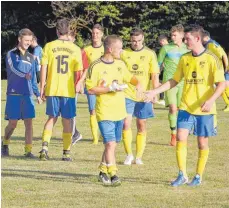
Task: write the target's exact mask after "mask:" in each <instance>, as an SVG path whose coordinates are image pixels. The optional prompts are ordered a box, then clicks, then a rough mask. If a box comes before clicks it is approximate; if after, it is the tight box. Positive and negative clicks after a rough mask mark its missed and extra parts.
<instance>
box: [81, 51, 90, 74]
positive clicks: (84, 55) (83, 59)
mask: <svg viewBox="0 0 229 208" xmlns="http://www.w3.org/2000/svg"><path fill="white" fill-rule="evenodd" d="M81 53H82V62H83V70H85V69H88V67H89V62H88V58H87V54H86V52H85V50H84V49H82V50H81Z"/></svg>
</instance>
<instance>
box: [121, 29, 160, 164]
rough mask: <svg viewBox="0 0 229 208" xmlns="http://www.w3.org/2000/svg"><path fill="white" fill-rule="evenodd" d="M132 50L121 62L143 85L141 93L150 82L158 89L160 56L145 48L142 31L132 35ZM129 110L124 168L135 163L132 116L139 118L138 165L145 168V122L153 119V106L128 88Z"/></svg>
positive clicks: (131, 87)
mask: <svg viewBox="0 0 229 208" xmlns="http://www.w3.org/2000/svg"><path fill="white" fill-rule="evenodd" d="M130 41H131V48H128V49H125V50H124V51H123V53H122V57H121V58H122V60H123V61H124V62H125V63H126V65H127V68H128V70H129V71H130V72H131V74H133V75H135V76H136V77H137V78H138V80H139V81H140V83H141V86H142V90H143V91H145V90H148V89H149V88H148V87H149V86H150V78H151V79H152V85H153V87H154V88H155V87H158V86H159V67H158V63H157V56H156V54H155V52H154V51H152V50H150V49H149V48H147V47H146V46H144V33H143V31H142V30H141V29H138V28H136V29H133V30H132V31H131V33H130ZM125 96H126V110H127V113H128V116H127V117H126V118H125V121H124V128H123V143H124V148H125V152H126V154H127V156H126V159H125V161H124V164H125V165H131V164H132V162H133V161H134V156H133V153H132V130H131V123H132V116H135V117H136V122H137V135H136V160H135V163H136V164H138V165H142V164H143V162H142V155H143V153H144V149H145V145H146V120H147V119H148V118H150V117H154V113H153V108H152V103H144V102H143V100H142V98H141V97H140V96H137V93H136V89H135V87H134V86H133V85H131V84H128V88H127V89H126V90H125Z"/></svg>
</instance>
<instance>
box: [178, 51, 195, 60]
mask: <svg viewBox="0 0 229 208" xmlns="http://www.w3.org/2000/svg"><path fill="white" fill-rule="evenodd" d="M191 57H193V55H192V51H187V52H186V53H184V54H183V55H181V59H189V58H191Z"/></svg>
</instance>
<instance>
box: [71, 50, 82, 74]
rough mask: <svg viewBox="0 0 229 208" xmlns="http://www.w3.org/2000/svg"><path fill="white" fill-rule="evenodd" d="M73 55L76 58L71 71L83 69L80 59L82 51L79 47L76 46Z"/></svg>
mask: <svg viewBox="0 0 229 208" xmlns="http://www.w3.org/2000/svg"><path fill="white" fill-rule="evenodd" d="M74 56H75V58H76V60H75V67H74V69H73V71H75V72H77V71H81V70H83V59H82V52H81V49H80V48H78V50H77V51H76V53H75V55H74Z"/></svg>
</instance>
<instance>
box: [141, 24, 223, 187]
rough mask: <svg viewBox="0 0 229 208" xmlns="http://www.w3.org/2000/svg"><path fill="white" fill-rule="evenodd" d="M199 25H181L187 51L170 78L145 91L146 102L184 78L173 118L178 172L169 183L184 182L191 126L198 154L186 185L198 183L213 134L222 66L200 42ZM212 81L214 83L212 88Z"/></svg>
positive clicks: (201, 33) (177, 183) (221, 88)
mask: <svg viewBox="0 0 229 208" xmlns="http://www.w3.org/2000/svg"><path fill="white" fill-rule="evenodd" d="M202 35H203V28H202V27H200V26H198V25H190V26H189V27H187V28H186V29H185V43H186V45H187V48H188V49H190V50H191V52H189V53H187V54H185V55H183V56H182V57H181V59H180V61H179V64H178V67H177V70H176V72H175V74H174V76H173V78H172V79H170V80H168V81H167V82H166V83H164V84H163V85H162V86H160V87H158V88H157V89H155V90H152V91H150V92H148V93H146V98H145V101H146V102H148V101H150V99H152V98H153V97H154V96H155V95H156V94H159V93H161V92H164V91H166V90H168V89H171V88H173V87H175V86H176V85H177V84H178V83H179V82H180V81H181V80H182V78H184V88H183V94H182V98H181V104H180V107H179V113H178V119H177V129H178V132H177V146H176V157H177V163H178V168H179V174H178V177H177V179H176V180H174V181H173V182H172V183H171V185H172V186H180V185H182V184H186V183H188V176H187V173H186V157H187V138H188V135H189V132H190V131H191V130H192V129H194V135H196V136H197V141H198V147H199V156H198V162H197V168H196V175H195V176H194V178H193V180H192V181H191V183H189V184H188V185H190V186H197V185H200V184H201V181H202V175H203V172H204V168H205V165H206V163H207V159H208V154H209V147H208V137H211V136H215V135H216V131H215V128H214V115H215V114H216V105H215V100H216V99H217V98H218V97H219V96H220V95H221V94H222V92H223V91H224V89H225V79H224V70H223V67H222V64H220V63H219V59H218V58H217V57H216V56H215V55H214V54H213V53H212V52H210V51H208V50H207V49H205V48H204V46H203V44H202ZM214 84H217V87H216V88H214Z"/></svg>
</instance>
